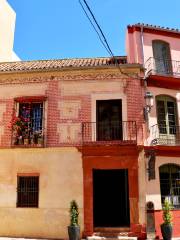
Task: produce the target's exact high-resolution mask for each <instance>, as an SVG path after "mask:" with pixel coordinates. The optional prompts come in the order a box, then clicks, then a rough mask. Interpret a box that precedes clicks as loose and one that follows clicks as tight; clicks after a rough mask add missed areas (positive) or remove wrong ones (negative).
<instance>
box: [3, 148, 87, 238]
mask: <svg viewBox="0 0 180 240" xmlns="http://www.w3.org/2000/svg"><path fill="white" fill-rule="evenodd" d="M17 173H39V174H40V178H39V179H40V187H39V189H40V190H39V208H16V196H17V193H16V188H17ZM82 175H83V173H82V160H81V153H80V152H78V150H77V149H76V148H75V147H74V148H73V147H72V148H71V147H68V148H46V149H1V150H0V219H1V224H0V236H18V237H44V238H45V237H46V238H67V226H68V224H69V212H68V211H69V203H70V201H71V200H72V199H75V200H77V202H78V204H79V207H80V225H81V230H83V176H82Z"/></svg>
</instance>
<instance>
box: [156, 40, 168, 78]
mask: <svg viewBox="0 0 180 240" xmlns="http://www.w3.org/2000/svg"><path fill="white" fill-rule="evenodd" d="M152 47H153V56H154V64H155V66H154V67H155V71H156V73H159V74H171V73H172V64H171V55H170V48H169V44H168V43H166V42H163V41H160V40H154V41H153V42H152Z"/></svg>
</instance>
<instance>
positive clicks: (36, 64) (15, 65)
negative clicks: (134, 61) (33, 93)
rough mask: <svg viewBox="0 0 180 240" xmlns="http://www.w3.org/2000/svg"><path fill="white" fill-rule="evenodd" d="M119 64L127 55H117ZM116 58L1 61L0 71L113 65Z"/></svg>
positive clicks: (125, 61) (123, 61)
mask: <svg viewBox="0 0 180 240" xmlns="http://www.w3.org/2000/svg"><path fill="white" fill-rule="evenodd" d="M115 59H116V61H117V62H118V64H126V63H127V58H126V56H122V57H115ZM115 59H114V58H108V57H104V58H74V59H73V58H72V59H58V60H36V61H19V62H5V63H0V72H1V73H2V72H19V71H33V70H44V69H45V70H53V69H54V70H55V69H62V68H69V67H72V68H81V67H96V66H111V65H115Z"/></svg>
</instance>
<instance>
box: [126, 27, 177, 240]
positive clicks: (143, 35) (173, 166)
mask: <svg viewBox="0 0 180 240" xmlns="http://www.w3.org/2000/svg"><path fill="white" fill-rule="evenodd" d="M127 30H128V31H127V50H128V61H129V62H133V63H141V64H143V65H144V67H145V77H144V87H145V93H148V94H149V95H151V98H153V99H152V101H153V102H154V103H153V104H150V106H149V109H147V108H145V110H146V117H147V119H146V123H147V124H146V126H147V129H146V137H145V139H144V146H145V147H144V150H145V161H144V164H145V166H146V169H147V171H148V174H147V177H146V182H145V183H144V185H145V186H146V188H145V191H144V193H145V195H146V203H148V202H152V203H153V205H154V210H155V211H154V219H155V230H156V235H157V236H161V234H160V224H161V223H162V205H163V202H164V200H165V199H168V200H169V201H170V202H171V203H172V205H173V211H172V212H173V229H174V230H173V231H174V232H173V234H174V236H175V237H178V236H180V228H179V225H180V210H179V209H180V180H179V179H180V141H179V140H180V138H179V122H180V118H179V116H180V105H179V96H180V82H179V77H180V32H179V31H178V30H176V29H165V28H160V27H157V26H152V25H143V24H136V25H132V26H128V29H127Z"/></svg>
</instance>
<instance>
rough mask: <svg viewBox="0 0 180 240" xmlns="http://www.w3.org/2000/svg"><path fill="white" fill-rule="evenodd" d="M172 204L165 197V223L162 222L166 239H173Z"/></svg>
mask: <svg viewBox="0 0 180 240" xmlns="http://www.w3.org/2000/svg"><path fill="white" fill-rule="evenodd" d="M171 209H172V205H171V203H170V202H169V201H168V200H167V199H165V201H164V206H163V221H164V222H163V223H162V224H161V233H162V236H163V239H164V240H170V239H172V231H173V228H172V214H171Z"/></svg>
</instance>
